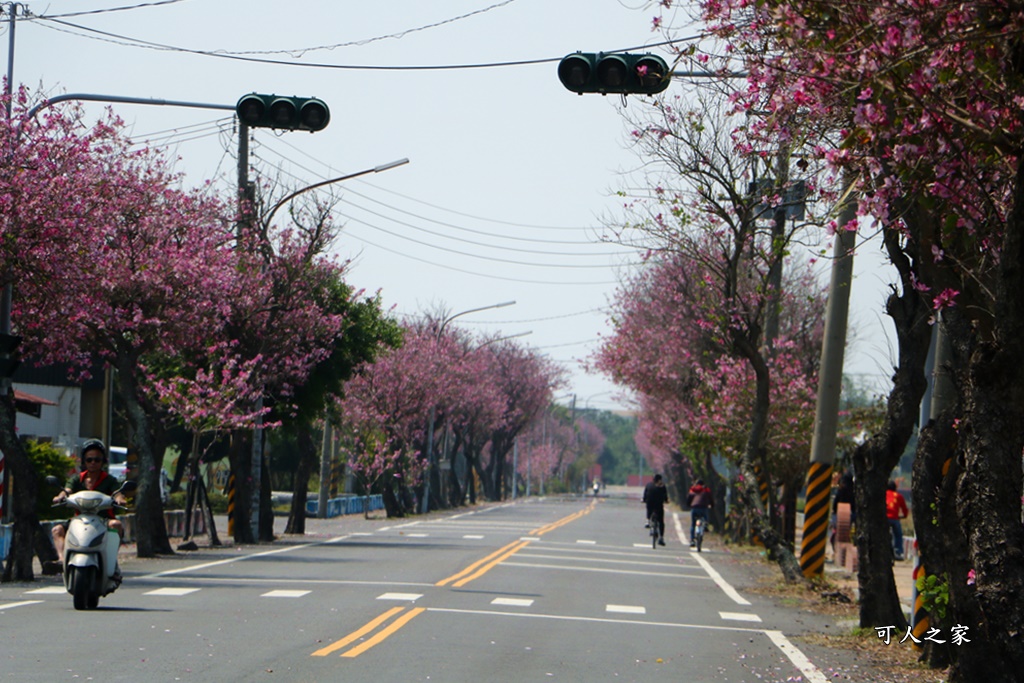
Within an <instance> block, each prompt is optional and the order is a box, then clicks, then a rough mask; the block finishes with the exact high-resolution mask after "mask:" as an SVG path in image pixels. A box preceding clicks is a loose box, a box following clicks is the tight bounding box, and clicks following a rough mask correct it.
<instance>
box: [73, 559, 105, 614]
mask: <svg viewBox="0 0 1024 683" xmlns="http://www.w3.org/2000/svg"><path fill="white" fill-rule="evenodd" d="M68 571H69V572H70V579H71V580H70V581H69V583H70V585H71V597H72V598H74V603H75V609H77V610H84V609H95V608H96V606H97V605H99V602H100V597H99V594H98V593H96V589H95V584H96V580H95V579H96V567H71V568H70V569H69V570H68Z"/></svg>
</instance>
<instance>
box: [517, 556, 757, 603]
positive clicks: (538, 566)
mask: <svg viewBox="0 0 1024 683" xmlns="http://www.w3.org/2000/svg"><path fill="white" fill-rule="evenodd" d="M499 566H501V567H528V568H529V569H565V570H568V571H572V572H604V573H606V574H631V575H634V576H667V577H669V578H673V579H695V580H697V581H707V580H709V579H710V578H711V577H708V576H697V575H695V574H680V573H679V572H673V573H671V574H670V573H668V572H641V571H635V570H629V569H608V568H605V567H579V566H571V565H558V564H531V563H529V562H509V561H506V562H502V563H501V564H500V565H499ZM748 604H749V603H748Z"/></svg>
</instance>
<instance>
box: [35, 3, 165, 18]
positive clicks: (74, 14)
mask: <svg viewBox="0 0 1024 683" xmlns="http://www.w3.org/2000/svg"><path fill="white" fill-rule="evenodd" d="M178 2H184V0H158V1H157V2H142V3H139V4H137V5H127V6H125V7H107V8H106V9H91V10H85V11H82V12H65V13H64V14H49V15H46V17H45V18H46V19H57V18H64V17H82V16H86V15H88V14H107V13H109V12H123V11H125V10H132V9H142V8H144V7H158V6H159V5H173V4H175V3H178Z"/></svg>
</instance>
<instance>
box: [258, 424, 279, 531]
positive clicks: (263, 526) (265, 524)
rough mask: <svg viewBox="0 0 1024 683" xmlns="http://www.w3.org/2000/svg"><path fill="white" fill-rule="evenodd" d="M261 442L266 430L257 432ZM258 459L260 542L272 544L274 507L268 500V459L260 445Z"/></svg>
mask: <svg viewBox="0 0 1024 683" xmlns="http://www.w3.org/2000/svg"><path fill="white" fill-rule="evenodd" d="M259 438H260V440H261V442H262V441H263V440H264V439H266V430H263V429H261V430H260V431H259ZM259 457H260V458H261V459H262V460H263V462H262V463H261V465H260V490H259V496H260V497H259V503H260V506H259V513H260V542H261V543H273V542H274V539H275V538H276V537H275V536H274V505H273V502H272V501H271V500H270V458H269V457H268V456H267V455H266V454H265V453H264V452H263V448H262V444H261V447H260V455H259Z"/></svg>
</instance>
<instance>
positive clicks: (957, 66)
mask: <svg viewBox="0 0 1024 683" xmlns="http://www.w3.org/2000/svg"><path fill="white" fill-rule="evenodd" d="M703 8H704V10H705V12H706V14H707V17H708V19H709V20H710V21H711V22H713V25H714V27H715V28H716V29H717V30H718V31H719V35H720V36H721V37H723V38H724V39H725V40H726V41H728V42H729V44H730V45H731V46H732V48H733V49H734V50H735V52H736V53H737V54H739V55H741V56H742V58H743V59H744V60H745V62H746V63H748V64H750V65H751V66H752V70H751V74H752V78H751V82H750V93H751V94H753V95H756V96H758V98H759V101H760V102H761V103H762V105H765V106H766V108H767V109H768V110H770V111H775V110H778V111H786V110H787V109H791V108H792V106H793V103H794V102H795V101H796V100H799V101H800V106H802V107H804V108H806V109H807V110H808V111H810V112H812V113H813V114H815V115H816V116H819V117H821V118H828V119H830V120H832V121H834V122H839V123H840V125H841V127H842V129H841V130H840V131H839V133H838V135H837V138H838V141H839V143H840V144H839V145H837V146H836V147H835V148H832V149H828V150H823V151H822V153H823V155H824V156H826V157H827V158H828V159H829V160H830V161H831V162H832V163H834V164H835V165H836V166H837V167H840V168H843V169H844V170H845V171H846V172H847V173H848V174H849V176H850V177H851V178H853V179H855V180H856V181H857V182H859V184H860V187H861V188H862V189H863V192H864V194H863V198H862V199H861V212H862V213H863V214H865V215H870V216H871V217H873V218H875V219H876V220H878V221H879V222H880V223H881V225H883V226H884V228H885V229H886V230H887V231H892V232H893V233H894V235H895V237H894V238H893V239H894V240H899V241H901V242H904V243H907V244H909V245H912V247H913V252H912V253H913V255H914V258H915V263H914V266H915V267H914V270H913V271H912V275H913V278H912V279H910V278H907V279H909V280H910V281H909V282H905V285H904V286H905V287H909V288H912V289H914V290H916V291H918V292H919V293H920V294H922V295H924V296H926V297H927V298H928V300H929V302H930V304H931V307H932V308H933V309H934V310H935V311H938V312H940V313H941V316H940V317H941V326H942V331H943V333H944V334H946V335H947V337H948V339H949V341H950V342H951V347H952V349H953V354H952V357H951V360H950V361H949V363H948V370H949V373H950V376H951V377H952V378H953V380H954V383H955V386H956V390H957V400H956V401H955V404H953V405H950V406H948V408H947V410H946V411H945V412H943V414H942V415H941V416H940V417H939V419H937V420H936V421H935V422H934V423H933V425H932V426H931V429H930V430H929V431H927V432H926V433H925V434H923V435H922V444H923V446H922V448H921V449H920V450H919V453H918V459H917V462H916V464H915V477H914V489H915V497H914V506H915V519H916V520H917V525H918V531H919V534H920V535H921V541H922V548H923V551H924V559H925V565H926V567H928V568H929V569H928V571H940V570H944V571H945V573H946V574H947V575H948V586H949V592H950V596H951V619H953V620H956V622H957V623H960V624H963V625H966V626H968V627H969V628H971V629H976V630H974V631H972V632H973V633H974V634H975V636H976V640H974V641H972V642H974V643H977V642H983V643H984V645H980V646H979V647H976V648H972V649H971V650H970V651H967V650H964V649H962V648H959V649H958V648H953V649H950V650H949V654H951V655H955V660H956V661H955V662H954V666H953V668H952V669H951V673H950V678H951V680H954V681H960V680H969V679H974V678H985V679H986V680H1013V679H1014V677H1015V676H1016V675H1017V672H1019V670H1020V668H1021V665H1022V664H1024V647H1022V646H1021V644H1020V641H1019V638H1017V637H1016V634H1017V633H1018V632H1019V631H1020V629H1021V628H1022V626H1024V607H1022V602H1021V601H1020V600H1018V599H1015V598H1014V597H1013V596H1020V595H1022V594H1024V570H1022V569H1021V567H1022V566H1024V562H1022V559H1024V558H1022V553H1024V550H1022V548H1024V529H1022V528H1021V524H1020V519H1021V505H1022V502H1021V495H1020V493H1021V489H1022V475H1021V468H1020V453H1021V450H1022V447H1024V436H1022V435H1021V433H1020V430H1019V429H1016V428H1015V427H1013V426H1012V425H1014V424H1015V422H1016V421H1017V419H1018V416H1019V411H1020V407H1021V406H1022V405H1024V395H1022V393H1021V392H1022V391H1024V390H1022V386H1024V382H1022V380H1024V377H1022V376H1021V373H1022V372H1024V371H1022V370H1021V369H1020V363H1019V358H1020V352H1021V348H1020V347H1021V344H1022V343H1024V342H1022V334H1021V332H1022V331H1024V314H1022V313H1021V311H1024V306H1022V305H1021V301H1022V296H1024V291H1022V287H1021V285H1022V282H1021V277H1022V276H1021V271H1020V268H1019V263H1020V261H1021V258H1022V253H1024V213H1022V207H1024V201H1022V197H1024V190H1022V189H1021V188H1022V187H1024V174H1022V173H1021V171H1020V158H1021V148H1022V143H1024V139H1022V132H1024V131H1022V127H1021V125H1020V114H1019V111H1020V104H1019V103H1020V100H1021V96H1022V92H1024V68H1022V67H1021V61H1020V59H1019V55H1020V52H1021V39H1020V30H1019V27H1020V7H1018V6H1017V5H1016V4H1014V3H1009V4H1007V3H996V2H980V3H967V4H964V3H959V4H958V3H951V2H943V1H938V2H929V3H902V2H879V3H872V4H867V5H863V4H862V5H851V4H843V3H837V2H756V3H738V2H715V3H704V4H703ZM755 45H756V46H757V48H758V49H757V50H754V49H751V48H752V47H753V46H755ZM840 46H841V47H840ZM766 47H767V49H765V48H766ZM768 123H769V124H771V123H773V122H772V121H768ZM950 454H953V455H955V457H953V458H952V459H951V460H950V459H949V456H950ZM947 460H949V462H950V467H949V470H948V473H944V470H945V468H946V462H947ZM936 491H938V492H939V495H938V496H937V497H936V495H935V492H936ZM918 494H920V495H918ZM919 505H920V507H918V506H919ZM933 526H934V529H935V530H939V531H936V533H934V534H933V533H930V532H932V531H933ZM971 572H974V573H973V574H971ZM969 575H970V576H971V577H972V579H971V580H970V581H969V580H968V576H969ZM1007 596H1010V597H1009V598H1008V597H1007Z"/></svg>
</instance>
